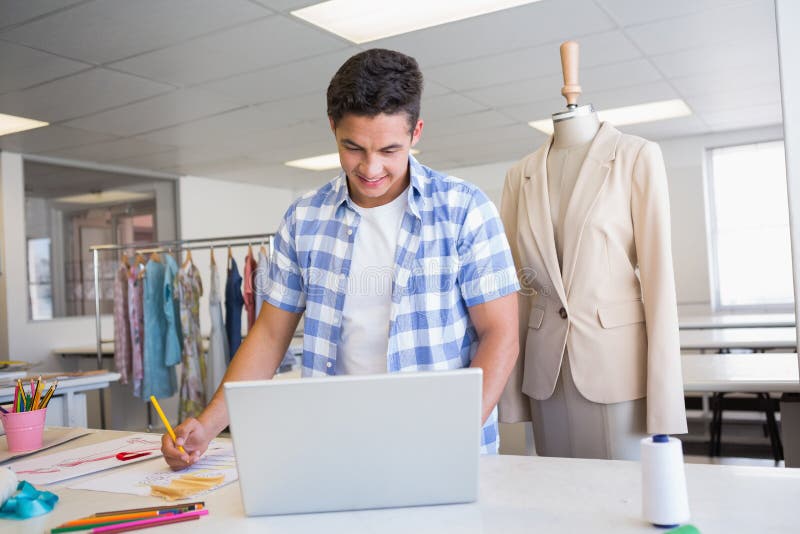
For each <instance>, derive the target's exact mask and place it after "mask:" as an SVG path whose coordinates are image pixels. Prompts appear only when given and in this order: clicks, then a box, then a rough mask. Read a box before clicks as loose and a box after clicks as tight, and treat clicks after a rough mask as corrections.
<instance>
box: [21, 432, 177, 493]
mask: <svg viewBox="0 0 800 534" xmlns="http://www.w3.org/2000/svg"><path fill="white" fill-rule="evenodd" d="M159 456H161V437H160V436H158V435H156V434H134V435H132V436H129V437H126V438H119V439H115V440H110V441H104V442H101V443H97V444H93V445H86V446H85V447H78V448H75V449H71V450H68V451H64V452H61V453H55V454H49V455H45V456H41V457H37V458H33V459H30V460H23V461H20V462H15V463H13V464H11V465H10V466H9V467H10V468H11V470H12V471H14V472H15V473H16V474H17V475H18V476H19V477H20V478H23V479H25V480H27V481H29V482H31V483H32V484H52V483H54V482H59V481H61V480H67V479H69V478H73V477H77V476H81V475H86V474H89V473H96V472H98V471H103V470H106V469H111V468H113V467H118V466H121V465H128V464H131V463H136V462H139V461H141V460H149V459H152V458H157V457H159Z"/></svg>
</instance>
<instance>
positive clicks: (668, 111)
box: [528, 98, 692, 135]
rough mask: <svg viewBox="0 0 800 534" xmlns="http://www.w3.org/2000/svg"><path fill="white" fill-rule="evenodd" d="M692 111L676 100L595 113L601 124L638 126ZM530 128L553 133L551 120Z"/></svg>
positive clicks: (536, 122) (685, 114)
mask: <svg viewBox="0 0 800 534" xmlns="http://www.w3.org/2000/svg"><path fill="white" fill-rule="evenodd" d="M691 114H692V110H691V109H689V106H687V105H686V102H684V101H683V100H681V99H680V98H677V99H675V100H662V101H660V102H650V103H649V104H638V105H635V106H625V107H622V108H612V109H606V110H603V111H598V112H597V118H598V119H600V121H601V122H610V123H611V124H613V125H615V126H624V125H626V124H640V123H643V122H655V121H663V120H666V119H676V118H678V117H686V116H687V115H691ZM528 126H530V127H531V128H536V129H537V130H539V131H541V132H544V133H546V134H547V135H550V134H552V133H553V120H552V119H542V120H538V121H531V122H529V123H528Z"/></svg>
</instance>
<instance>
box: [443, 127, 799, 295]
mask: <svg viewBox="0 0 800 534" xmlns="http://www.w3.org/2000/svg"><path fill="white" fill-rule="evenodd" d="M782 137H783V133H782V131H781V128H780V126H773V127H767V128H757V129H751V130H740V131H734V132H725V133H719V134H709V135H700V136H692V137H684V138H676V139H668V140H665V141H661V142H660V143H659V144H660V145H661V149H662V151H663V153H664V163H665V165H666V168H667V179H668V182H669V192H670V207H671V213H672V253H673V262H674V268H675V285H676V291H677V297H678V304H702V305H710V302H711V284H710V278H709V267H708V257H709V256H708V254H709V252H708V238H707V233H706V201H705V193H704V188H705V185H704V184H705V182H704V172H705V171H704V165H705V157H706V150H707V149H709V148H715V147H721V146H728V145H736V144H746V143H755V142H759V141H766V140H775V139H781V138H782ZM524 156H525V154H520V158H522V157H524ZM514 163H516V161H506V162H500V163H492V164H488V165H478V166H475V167H461V168H456V169H448V170H446V171H443V172H446V173H447V174H451V175H453V176H457V177H459V178H463V179H464V180H467V181H469V182H472V183H474V184H476V185H477V186H478V187H480V188H481V189H483V191H484V192H485V193H486V195H487V196H488V197H489V198H490V199H491V200H492V201H493V202H494V203H495V204H497V205H498V206H499V205H500V198H501V196H502V189H503V179H504V177H505V173H506V171H507V170H508V169H509V168H510V167H511V166H512V165H514ZM799 218H800V216H799Z"/></svg>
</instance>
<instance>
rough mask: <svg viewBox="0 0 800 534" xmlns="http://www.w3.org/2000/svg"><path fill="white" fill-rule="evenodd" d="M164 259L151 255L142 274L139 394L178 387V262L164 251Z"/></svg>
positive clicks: (163, 393)
mask: <svg viewBox="0 0 800 534" xmlns="http://www.w3.org/2000/svg"><path fill="white" fill-rule="evenodd" d="M162 258H163V260H164V263H161V262H158V261H154V260H153V259H151V260H150V261H148V262H147V265H146V266H145V277H144V380H143V382H142V398H144V399H145V400H149V398H150V395H155V396H156V397H157V398H162V397H171V396H173V395H175V392H176V389H177V378H176V376H175V365H177V364H179V363H180V361H181V342H180V332H179V330H178V317H179V314H178V310H177V308H176V303H175V299H174V298H173V291H172V284H173V280H174V278H175V274H176V273H177V272H178V265H177V264H176V263H175V260H174V259H173V258H172V256H169V255H168V254H164V255H163V256H162Z"/></svg>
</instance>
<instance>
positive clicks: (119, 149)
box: [48, 139, 174, 163]
mask: <svg viewBox="0 0 800 534" xmlns="http://www.w3.org/2000/svg"><path fill="white" fill-rule="evenodd" d="M173 148H174V147H171V146H168V145H158V144H155V143H147V142H145V141H141V140H138V139H116V140H114V141H106V142H103V143H96V144H92V145H84V146H80V147H75V148H67V149H62V150H56V151H54V152H50V153H48V155H52V156H55V157H61V158H68V159H76V160H85V161H95V162H99V163H111V162H116V161H118V160H122V159H127V158H131V157H133V156H141V155H144V154H157V153H159V152H166V151H169V150H172V149H173Z"/></svg>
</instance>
